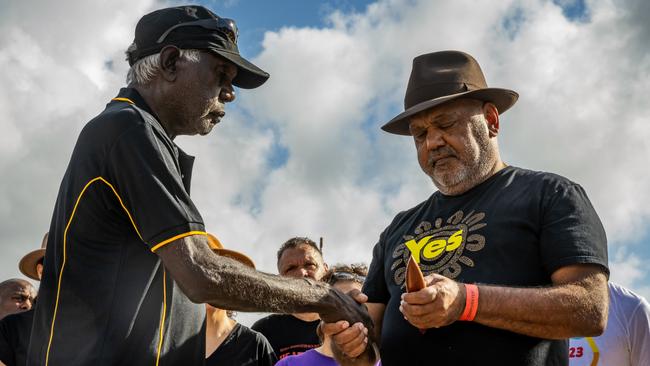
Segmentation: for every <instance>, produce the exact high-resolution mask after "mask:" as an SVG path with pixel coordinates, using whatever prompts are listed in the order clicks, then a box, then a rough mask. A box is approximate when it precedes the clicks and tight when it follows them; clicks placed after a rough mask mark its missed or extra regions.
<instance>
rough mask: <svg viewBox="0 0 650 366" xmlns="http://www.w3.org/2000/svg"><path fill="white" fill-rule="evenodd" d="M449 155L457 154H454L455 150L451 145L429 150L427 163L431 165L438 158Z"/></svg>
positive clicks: (454, 155)
mask: <svg viewBox="0 0 650 366" xmlns="http://www.w3.org/2000/svg"><path fill="white" fill-rule="evenodd" d="M449 157H453V158H457V157H458V155H456V151H454V149H452V148H451V147H449V146H443V147H441V148H439V149H436V150H432V151H430V152H429V156H428V157H427V164H428V165H429V166H431V167H432V166H434V165H435V164H436V162H437V161H438V160H440V159H444V158H449Z"/></svg>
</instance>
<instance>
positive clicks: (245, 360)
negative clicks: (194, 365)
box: [205, 323, 277, 366]
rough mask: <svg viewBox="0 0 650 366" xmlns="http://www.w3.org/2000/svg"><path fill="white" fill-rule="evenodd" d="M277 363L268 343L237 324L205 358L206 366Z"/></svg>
mask: <svg viewBox="0 0 650 366" xmlns="http://www.w3.org/2000/svg"><path fill="white" fill-rule="evenodd" d="M276 362H277V358H275V354H274V353H273V349H272V348H271V345H270V344H269V341H267V340H266V338H264V336H263V335H262V334H261V333H258V332H256V331H254V330H251V329H249V328H247V327H245V326H243V325H241V324H239V323H237V324H235V328H233V330H232V331H231V332H230V334H228V337H226V339H225V340H224V341H223V343H221V345H220V346H219V347H218V348H217V349H216V350H215V351H214V352H212V354H211V355H210V356H209V357H208V358H207V360H206V361H205V365H206V366H273V365H275V363H276Z"/></svg>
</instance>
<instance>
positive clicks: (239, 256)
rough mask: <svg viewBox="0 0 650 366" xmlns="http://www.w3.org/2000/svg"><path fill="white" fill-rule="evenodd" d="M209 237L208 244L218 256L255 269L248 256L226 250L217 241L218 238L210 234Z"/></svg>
mask: <svg viewBox="0 0 650 366" xmlns="http://www.w3.org/2000/svg"><path fill="white" fill-rule="evenodd" d="M207 237H208V244H209V245H210V249H212V251H213V252H214V253H216V254H217V255H222V256H224V257H228V258H231V259H234V260H236V261H238V262H240V263H243V264H245V265H247V266H249V267H251V268H253V269H255V263H254V262H253V260H252V259H250V258H249V257H248V256H247V255H245V254H242V253H240V252H237V251H234V250H230V249H224V247H223V244H221V242H220V241H219V239H217V237H216V236H214V235H212V234H210V233H208V234H207Z"/></svg>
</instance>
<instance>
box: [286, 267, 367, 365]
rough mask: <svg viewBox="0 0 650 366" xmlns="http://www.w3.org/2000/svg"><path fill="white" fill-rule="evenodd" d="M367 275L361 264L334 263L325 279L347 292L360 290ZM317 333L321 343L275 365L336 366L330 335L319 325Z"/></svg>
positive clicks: (365, 268)
mask: <svg viewBox="0 0 650 366" xmlns="http://www.w3.org/2000/svg"><path fill="white" fill-rule="evenodd" d="M367 275H368V267H367V266H366V265H363V264H352V265H349V266H348V265H336V266H334V267H333V268H332V270H331V271H330V272H329V273H328V274H327V276H326V279H325V280H326V281H327V282H328V283H329V284H330V285H331V286H333V287H334V288H337V289H339V290H341V291H343V292H345V293H348V292H350V291H352V290H357V291H361V287H362V286H363V282H364V281H365V280H366V276H367ZM317 333H318V337H319V338H320V339H321V341H322V343H323V344H322V345H320V346H319V347H316V348H314V349H311V350H308V351H306V352H304V353H301V354H299V355H293V356H288V357H286V358H283V359H282V360H280V361H279V362H278V363H277V365H276V366H337V365H338V363H337V362H336V360H335V359H334V355H333V353H332V337H330V336H326V335H323V332H321V330H320V327H319V328H318V329H317Z"/></svg>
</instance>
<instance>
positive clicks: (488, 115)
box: [483, 102, 499, 137]
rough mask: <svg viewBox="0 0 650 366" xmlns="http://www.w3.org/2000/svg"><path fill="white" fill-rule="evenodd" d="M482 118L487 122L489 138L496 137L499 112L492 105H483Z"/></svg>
mask: <svg viewBox="0 0 650 366" xmlns="http://www.w3.org/2000/svg"><path fill="white" fill-rule="evenodd" d="M483 116H484V117H485V120H486V121H487V127H488V131H489V133H490V137H497V135H498V134H499V110H498V109H497V107H496V106H495V105H494V104H492V103H489V102H487V103H484V104H483Z"/></svg>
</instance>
